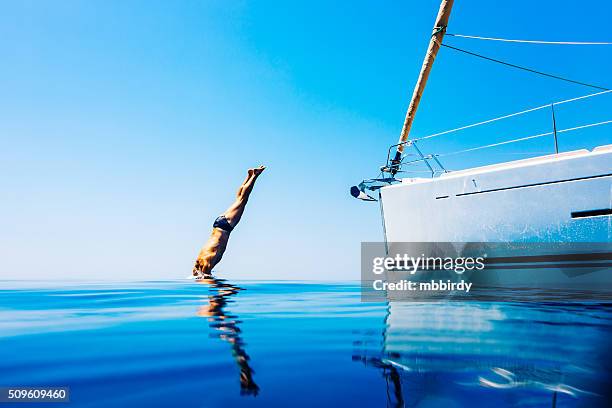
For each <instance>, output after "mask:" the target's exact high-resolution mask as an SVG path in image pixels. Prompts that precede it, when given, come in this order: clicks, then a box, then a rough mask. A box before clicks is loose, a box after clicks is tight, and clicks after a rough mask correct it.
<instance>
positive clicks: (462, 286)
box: [372, 279, 472, 293]
mask: <svg viewBox="0 0 612 408" xmlns="http://www.w3.org/2000/svg"><path fill="white" fill-rule="evenodd" d="M372 287H373V288H374V290H404V291H417V290H418V291H459V290H460V291H464V292H465V293H468V292H469V291H470V289H471V288H472V282H466V281H464V280H461V281H460V282H451V281H450V280H448V281H446V282H445V281H443V280H437V281H435V280H431V281H429V282H414V281H409V280H406V279H402V280H400V281H398V282H386V281H383V280H382V279H378V280H375V281H374V282H372Z"/></svg>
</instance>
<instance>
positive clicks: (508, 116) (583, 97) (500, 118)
mask: <svg viewBox="0 0 612 408" xmlns="http://www.w3.org/2000/svg"><path fill="white" fill-rule="evenodd" d="M610 92H612V89H610V90H607V91H601V92H596V93H592V94H588V95H583V96H578V97H576V98H571V99H566V100H563V101H558V102H553V103H552V104H553V105H562V104H564V103H569V102H574V101H578V100H581V99H587V98H591V97H593V96H598V95H603V94H607V93H610ZM549 107H550V104H546V105H542V106H538V107H535V108H531V109H526V110H524V111H520V112H515V113H510V114H508V115H503V116H499V117H497V118H493V119H488V120H484V121H482V122H478V123H472V124H471V125H466V126H461V127H458V128H455V129H450V130H445V131H443V132H439V133H434V134H432V135H428V136H423V137H421V138H416V139H412V140H413V141H415V142H416V141H419V140H425V139H431V138H432V137H438V136H442V135H445V134H447V133H452V132H457V131H460V130H464V129H469V128H472V127H475V126H480V125H484V124H487V123H492V122H497V121H498V120H502V119H507V118H511V117H513V116H518V115H522V114H525V113H529V112H534V111H537V110H540V109H544V108H549Z"/></svg>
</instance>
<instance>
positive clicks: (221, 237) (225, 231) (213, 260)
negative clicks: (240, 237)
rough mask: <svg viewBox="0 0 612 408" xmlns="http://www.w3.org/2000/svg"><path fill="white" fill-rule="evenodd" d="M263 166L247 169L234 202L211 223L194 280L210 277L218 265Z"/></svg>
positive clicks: (194, 273) (197, 261) (195, 269)
mask: <svg viewBox="0 0 612 408" xmlns="http://www.w3.org/2000/svg"><path fill="white" fill-rule="evenodd" d="M264 169H265V167H264V166H259V167H257V168H254V169H249V171H248V173H247V177H246V179H245V180H244V182H243V183H242V185H241V186H240V188H239V189H238V193H237V194H236V201H234V203H233V204H232V205H231V206H230V207H229V208H228V209H227V210H226V211H225V212H224V213H223V214H222V215H220V216H219V217H217V219H216V220H215V222H214V223H213V230H212V233H211V234H210V238H208V241H207V242H206V244H205V245H204V246H203V247H202V249H201V250H200V253H199V254H198V258H197V259H196V262H195V265H194V267H193V277H195V278H196V279H202V278H210V277H212V269H213V268H214V267H215V266H216V265H217V264H218V263H219V261H220V260H221V258H222V257H223V254H224V253H225V249H226V247H227V241H228V240H229V236H230V232H232V230H233V229H234V228H235V227H236V225H237V224H238V222H239V221H240V218H241V217H242V213H243V212H244V208H245V207H246V203H247V201H248V199H249V195H250V194H251V191H253V186H254V185H255V181H256V180H257V177H259V175H260V174H261V173H262V172H263V171H264Z"/></svg>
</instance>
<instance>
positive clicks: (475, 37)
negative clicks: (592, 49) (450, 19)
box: [445, 33, 612, 45]
mask: <svg viewBox="0 0 612 408" xmlns="http://www.w3.org/2000/svg"><path fill="white" fill-rule="evenodd" d="M445 35H449V36H451V37H461V38H473V39H476V40H489V41H503V42H512V43H527V44H556V45H612V42H583V41H537V40H511V39H508V38H495V37H479V36H476V35H463V34H451V33H446V34H445Z"/></svg>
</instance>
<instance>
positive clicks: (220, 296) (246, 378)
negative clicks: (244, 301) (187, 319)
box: [197, 278, 259, 396]
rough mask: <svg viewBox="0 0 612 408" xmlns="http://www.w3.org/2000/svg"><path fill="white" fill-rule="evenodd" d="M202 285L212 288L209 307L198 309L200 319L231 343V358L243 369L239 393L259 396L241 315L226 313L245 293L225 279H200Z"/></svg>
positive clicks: (218, 335) (222, 338)
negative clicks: (240, 325) (241, 294)
mask: <svg viewBox="0 0 612 408" xmlns="http://www.w3.org/2000/svg"><path fill="white" fill-rule="evenodd" d="M198 282H199V283H201V284H205V285H210V295H209V297H208V304H207V305H205V306H202V307H200V308H199V309H198V313H197V314H198V316H200V317H206V318H207V319H208V322H209V323H208V324H209V326H210V328H211V329H213V330H214V331H216V336H217V337H218V338H220V339H221V340H223V341H226V342H228V343H229V344H230V347H231V351H232V356H233V358H234V360H235V361H236V364H237V365H238V368H239V370H240V393H241V395H255V396H256V395H257V394H258V393H259V387H258V386H257V384H256V383H255V381H254V380H253V369H252V368H251V366H250V365H249V359H250V358H249V355H248V354H247V352H246V350H245V348H244V347H245V343H244V341H243V340H242V336H241V330H240V327H239V326H238V325H239V323H240V320H239V319H238V316H235V315H232V314H231V313H229V312H227V311H226V310H225V307H226V306H227V305H228V303H231V302H232V301H233V300H232V297H233V296H235V295H237V294H238V292H240V291H241V290H243V288H240V287H238V286H235V285H232V284H231V283H227V282H226V281H225V280H224V279H217V278H209V279H201V280H198Z"/></svg>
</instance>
